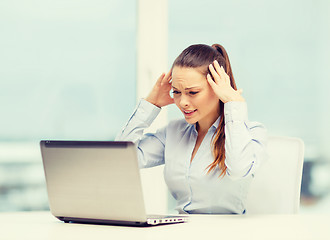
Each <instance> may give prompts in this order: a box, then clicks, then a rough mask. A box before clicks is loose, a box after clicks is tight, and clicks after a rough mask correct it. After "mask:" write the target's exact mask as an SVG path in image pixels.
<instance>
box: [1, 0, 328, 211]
mask: <svg viewBox="0 0 330 240" xmlns="http://www.w3.org/2000/svg"><path fill="white" fill-rule="evenodd" d="M329 16H330V2H329V1H327V0H299V1H298V0H277V1H263V0H248V1H247V0H232V1H224V0H204V1H188V0H179V1H174V0H159V1H151V0H140V1H138V0H126V1H120V0H93V1H91V0H57V1H51V0H50V1H44V0H1V1H0V110H1V118H0V211H31V210H47V209H48V200H47V192H46V188H45V180H44V173H43V169H42V162H41V155H40V150H39V141H40V140H41V139H70V140H71V139H76V140H113V139H114V137H115V135H116V134H117V132H118V131H119V130H120V129H121V127H122V126H123V125H124V124H125V122H126V121H127V120H128V118H129V116H130V114H131V113H132V111H133V109H134V107H135V105H136V103H137V101H138V99H139V98H140V97H143V96H145V92H148V91H149V89H150V88H151V87H152V84H151V83H152V82H153V81H155V80H156V78H157V77H158V75H160V74H161V72H162V71H167V70H168V69H169V68H170V66H171V64H172V62H173V60H174V59H175V58H176V56H177V55H178V54H179V53H180V52H181V51H182V50H183V49H184V48H186V47H187V46H189V45H191V44H195V43H205V44H213V43H220V44H222V45H223V46H224V47H225V48H226V49H227V52H228V54H229V57H230V60H231V65H232V69H233V73H234V77H235V80H236V82H237V85H238V87H239V88H242V89H244V97H245V99H246V100H247V102H248V106H249V119H250V120H253V121H259V122H262V123H264V124H265V126H266V127H267V129H268V132H269V135H283V136H291V137H299V138H301V139H302V140H303V141H304V142H305V160H304V170H303V181H302V190H301V209H300V212H301V213H306V214H308V213H324V212H328V213H329V212H330V148H329V147H328V144H330V125H329V122H330V95H329V93H328V89H329V88H330V81H329V79H330V68H329V67H328V64H329V63H330V44H329V43H330V31H329V29H330V17H329ZM156 18H157V19H156ZM158 18H159V19H158ZM158 24H161V25H158ZM159 39H161V41H160V40H159ZM146 43H148V44H146ZM157 44H158V45H157ZM153 55H155V56H158V57H159V58H161V59H162V60H160V61H162V62H161V63H160V64H158V65H157V59H156V60H155V59H152V58H149V59H148V58H147V59H145V57H146V56H153ZM150 62H152V64H151V63H150ZM164 62H165V63H164ZM149 63H150V64H149ZM148 64H149V67H147V68H144V66H146V65H148ZM155 64H156V66H155ZM153 66H154V67H153ZM150 69H153V70H150ZM144 76H145V77H144ZM141 78H143V79H141ZM165 112H166V114H165V115H163V116H162V117H161V118H162V122H163V123H164V122H167V121H169V120H171V119H174V118H179V117H181V115H180V113H179V112H178V111H177V110H176V108H175V106H170V107H168V108H167V110H166V111H165ZM172 209H173V201H172V200H171V198H170V197H169V198H168V210H169V211H172Z"/></svg>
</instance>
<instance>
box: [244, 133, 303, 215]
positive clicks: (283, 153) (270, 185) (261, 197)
mask: <svg viewBox="0 0 330 240" xmlns="http://www.w3.org/2000/svg"><path fill="white" fill-rule="evenodd" d="M267 150H268V156H269V158H268V159H266V160H265V161H264V162H263V163H261V165H260V166H259V168H258V169H257V170H256V172H255V176H254V179H253V180H252V182H251V186H250V190H249V193H248V198H247V207H246V209H247V214H294V213H298V210H299V205H300V188H301V178H302V168H303V159H304V143H303V141H302V140H301V139H299V138H291V137H274V136H272V137H269V138H268V146H267Z"/></svg>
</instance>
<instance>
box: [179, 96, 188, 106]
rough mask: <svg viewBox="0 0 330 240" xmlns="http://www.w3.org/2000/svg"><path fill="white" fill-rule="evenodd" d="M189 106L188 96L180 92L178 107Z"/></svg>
mask: <svg viewBox="0 0 330 240" xmlns="http://www.w3.org/2000/svg"><path fill="white" fill-rule="evenodd" d="M188 106H189V100H188V97H187V96H185V94H182V95H181V97H180V107H181V108H187V107H188Z"/></svg>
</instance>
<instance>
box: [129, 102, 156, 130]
mask: <svg viewBox="0 0 330 240" xmlns="http://www.w3.org/2000/svg"><path fill="white" fill-rule="evenodd" d="M160 110H161V108H159V107H157V106H155V105H153V104H152V103H150V102H148V101H147V100H145V99H141V100H140V102H139V104H138V105H137V108H136V111H135V113H134V114H133V115H135V117H137V118H138V119H140V120H141V121H143V122H145V123H146V124H148V125H150V124H151V123H152V122H153V121H154V120H155V118H156V117H157V116H158V114H159V112H160Z"/></svg>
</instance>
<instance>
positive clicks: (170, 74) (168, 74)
mask: <svg viewBox="0 0 330 240" xmlns="http://www.w3.org/2000/svg"><path fill="white" fill-rule="evenodd" d="M171 79H172V71H169V72H168V73H166V75H165V76H164V77H163V79H162V85H163V84H165V83H169V82H170V81H171Z"/></svg>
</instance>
